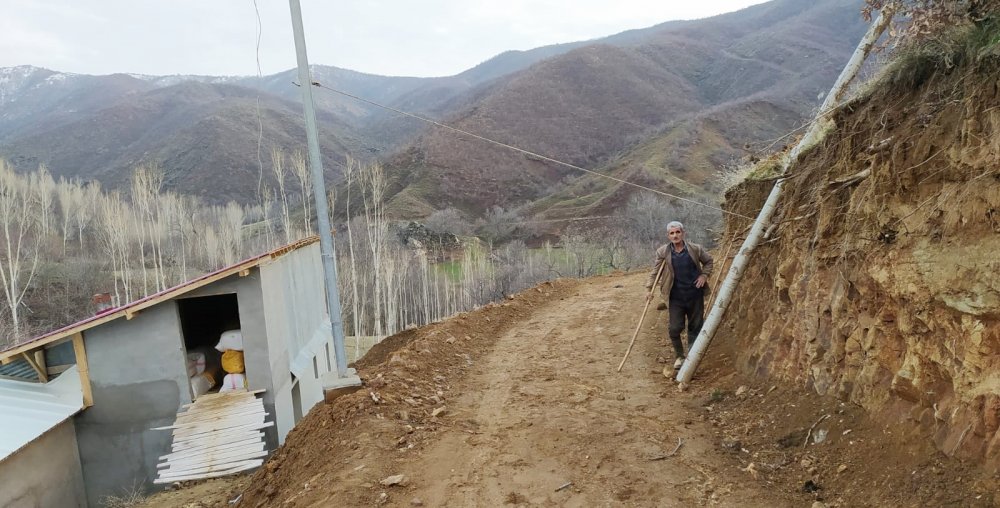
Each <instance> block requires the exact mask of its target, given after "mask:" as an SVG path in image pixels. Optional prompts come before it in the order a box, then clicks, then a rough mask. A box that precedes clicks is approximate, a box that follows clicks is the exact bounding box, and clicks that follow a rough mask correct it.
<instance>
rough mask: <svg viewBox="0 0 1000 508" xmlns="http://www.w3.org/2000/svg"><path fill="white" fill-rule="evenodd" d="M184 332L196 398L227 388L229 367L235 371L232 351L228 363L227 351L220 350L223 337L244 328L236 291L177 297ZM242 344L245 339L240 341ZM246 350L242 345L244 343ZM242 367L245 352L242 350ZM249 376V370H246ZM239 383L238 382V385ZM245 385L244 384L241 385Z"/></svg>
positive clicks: (240, 362) (240, 356)
mask: <svg viewBox="0 0 1000 508" xmlns="http://www.w3.org/2000/svg"><path fill="white" fill-rule="evenodd" d="M177 306H178V314H179V316H180V321H181V332H182V333H183V334H184V349H185V358H187V360H188V365H187V368H188V377H189V378H190V379H191V392H192V398H193V399H196V398H198V397H199V396H201V395H204V394H205V393H215V392H218V391H219V390H220V389H221V388H223V386H224V385H223V383H224V382H227V380H230V379H231V376H230V377H227V372H226V370H224V367H225V368H228V369H229V370H233V368H232V365H233V364H234V363H233V361H232V356H230V355H231V354H232V353H226V355H227V356H226V362H225V366H224V365H223V363H224V362H223V352H221V351H219V350H217V349H216V346H217V345H219V341H220V338H222V336H223V334H224V333H226V334H227V336H232V333H227V332H232V331H239V330H240V311H239V302H238V300H237V298H236V295H235V294H225V295H215V296H202V297H197V298H183V299H179V300H177ZM239 342H240V343H242V339H240V341H239ZM240 350H242V346H240ZM239 364H240V370H242V364H243V360H242V351H241V352H240V353H239ZM242 374H243V375H246V372H245V371H244V372H242ZM234 386H235V385H234ZM239 388H243V386H239Z"/></svg>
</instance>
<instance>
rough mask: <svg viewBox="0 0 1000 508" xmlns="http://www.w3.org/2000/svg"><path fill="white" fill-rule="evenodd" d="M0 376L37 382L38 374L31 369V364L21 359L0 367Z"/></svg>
mask: <svg viewBox="0 0 1000 508" xmlns="http://www.w3.org/2000/svg"><path fill="white" fill-rule="evenodd" d="M0 376H2V377H16V378H20V379H23V380H25V381H38V373H37V372H35V369H33V368H31V364H30V363H28V361H27V360H25V359H23V358H19V359H17V360H14V361H13V362H10V363H8V364H7V365H0Z"/></svg>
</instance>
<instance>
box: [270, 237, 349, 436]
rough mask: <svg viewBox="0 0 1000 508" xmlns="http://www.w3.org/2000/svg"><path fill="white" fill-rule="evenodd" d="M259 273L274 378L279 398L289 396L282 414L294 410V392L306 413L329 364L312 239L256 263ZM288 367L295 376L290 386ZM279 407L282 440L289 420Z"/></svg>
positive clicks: (316, 246) (322, 288) (321, 287)
mask: <svg viewBox="0 0 1000 508" xmlns="http://www.w3.org/2000/svg"><path fill="white" fill-rule="evenodd" d="M260 274H261V287H262V290H263V298H264V305H265V306H266V308H267V336H268V348H269V350H270V351H271V361H272V372H273V379H274V384H275V386H276V387H280V388H281V390H280V392H279V394H280V396H281V397H282V398H284V397H286V396H287V397H288V398H289V402H288V404H287V411H288V413H287V415H293V413H294V406H295V405H296V401H292V400H291V398H292V397H293V396H295V395H294V394H297V395H298V397H299V399H300V400H299V401H297V404H298V405H299V407H301V409H302V412H303V414H306V413H308V412H309V409H310V408H312V407H313V406H314V405H316V404H317V403H318V402H320V401H322V400H323V386H322V384H321V381H320V379H321V378H322V377H323V374H326V373H327V372H330V370H331V367H333V365H334V361H333V356H332V353H333V338H332V336H331V333H330V320H329V318H328V316H327V312H326V289H325V286H324V276H323V265H322V261H321V258H320V246H319V244H318V243H314V244H312V245H309V246H307V247H303V248H301V249H298V250H296V251H293V252H290V253H288V254H285V255H284V256H281V257H279V258H276V259H274V260H272V261H270V262H268V263H265V264H262V265H261V267H260ZM289 371H291V373H292V374H294V375H295V378H296V379H297V382H298V387H297V390H295V391H294V392H293V390H292V389H291V383H292V378H291V376H290V375H289ZM286 380H287V383H288V384H287V391H286V385H285V384H284V383H285V382H286ZM279 382H280V383H281V384H279ZM293 393H294V394H293ZM285 409H286V407H285V405H282V406H281V411H282V414H281V415H280V416H282V418H281V419H279V422H278V423H279V429H278V431H279V433H281V435H282V440H283V439H284V434H286V433H287V432H288V430H291V427H292V426H293V425H294V421H292V422H291V424H289V422H288V421H283V420H285V418H284V417H285V416H286V415H285V414H284V411H285ZM292 418H293V419H294V416H293V417H292Z"/></svg>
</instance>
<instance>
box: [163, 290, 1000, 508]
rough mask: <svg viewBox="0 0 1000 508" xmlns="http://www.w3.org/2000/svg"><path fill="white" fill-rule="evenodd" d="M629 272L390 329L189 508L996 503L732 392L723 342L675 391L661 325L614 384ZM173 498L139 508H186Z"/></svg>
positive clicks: (777, 398) (958, 468)
mask: <svg viewBox="0 0 1000 508" xmlns="http://www.w3.org/2000/svg"><path fill="white" fill-rule="evenodd" d="M644 277H645V275H644V274H628V275H613V276H606V277H596V278H591V279H585V280H579V281H577V280H559V281H555V282H552V283H546V284H543V285H541V286H539V287H537V288H533V289H530V290H528V291H526V292H524V293H522V294H519V295H517V296H516V297H514V298H513V299H511V300H508V301H505V302H503V303H501V304H494V305H490V306H487V307H485V308H483V309H481V310H479V311H476V312H471V313H467V314H463V315H460V316H458V317H456V318H453V319H450V320H447V321H444V322H441V323H436V324H433V325H430V326H426V327H423V328H420V329H417V330H413V331H409V332H406V333H407V334H408V335H407V336H406V338H405V339H401V340H397V342H398V343H399V349H398V350H397V351H395V352H388V351H383V354H386V359H385V361H384V362H383V363H379V364H374V365H369V364H368V363H367V362H359V367H360V372H361V375H362V377H363V378H364V380H365V388H364V389H362V390H361V391H359V392H356V393H354V394H351V395H347V396H344V397H341V398H340V399H337V400H336V401H334V402H333V403H331V404H325V405H321V406H317V407H315V408H314V409H313V410H312V411H310V413H309V414H308V415H307V416H306V418H305V419H303V421H302V422H300V424H299V425H298V426H297V427H296V428H295V429H294V430H293V431H292V432H291V433H290V434H289V436H288V439H287V442H286V445H285V446H284V447H282V448H281V449H279V450H278V451H277V453H275V454H274V456H273V457H272V458H271V460H269V461H268V462H267V463H266V464H265V466H264V467H262V468H261V469H260V470H259V471H258V472H257V473H256V474H255V475H254V476H253V477H251V478H250V479H249V480H247V479H246V477H243V478H239V479H237V480H235V483H234V484H233V485H232V486H231V488H230V489H228V491H225V492H223V491H221V489H217V491H216V492H215V493H214V494H212V493H209V492H206V493H204V497H202V498H201V499H200V501H199V503H203V504H204V505H207V506H234V505H230V504H228V501H229V500H230V499H234V498H236V496H238V495H242V497H241V498H240V502H239V503H238V504H235V506H239V507H261V506H317V507H319V506H338V505H339V506H371V505H378V504H384V505H388V506H419V505H423V506H444V505H448V506H504V505H508V504H509V505H563V506H609V505H625V506H813V503H815V502H817V501H818V502H821V503H825V505H826V506H898V505H902V506H948V505H953V506H997V504H996V503H997V501H998V500H997V499H995V498H994V494H993V492H992V491H991V489H992V488H993V487H991V486H992V485H995V481H996V479H995V478H988V477H986V476H985V475H984V473H982V472H981V471H979V470H977V469H975V468H974V467H973V466H970V465H966V464H963V463H960V462H958V461H955V460H953V459H949V458H946V457H943V456H939V455H935V452H933V451H932V447H931V446H922V445H913V444H907V443H915V442H916V441H913V440H912V439H909V440H906V439H904V437H903V436H901V435H898V436H897V434H895V433H893V429H889V428H885V427H883V426H879V425H877V424H875V423H873V421H872V420H869V419H868V418H867V417H866V416H865V414H864V413H863V411H861V410H860V409H859V408H858V407H856V406H853V405H848V404H844V403H841V402H840V401H838V400H836V399H832V398H825V397H820V396H817V395H815V394H812V393H807V392H805V391H799V390H797V389H794V388H791V387H785V386H779V387H776V388H773V389H772V387H771V386H770V385H768V384H764V383H763V382H757V381H755V380H753V379H747V378H744V377H743V376H742V375H741V374H738V373H737V372H736V371H735V369H734V368H733V362H732V360H731V359H730V358H731V357H730V355H729V354H728V352H727V351H726V349H727V347H728V344H727V343H728V342H729V341H728V340H726V338H724V337H723V338H720V339H719V343H718V344H715V345H713V348H712V350H710V352H709V355H708V356H707V357H706V360H705V362H704V363H703V365H702V368H701V369H700V370H699V374H698V376H697V377H696V379H695V380H694V382H693V383H692V384H691V386H690V387H689V389H688V390H687V391H685V392H680V391H678V390H677V388H676V384H675V383H674V382H673V381H672V380H668V379H665V378H664V377H663V376H662V375H661V373H660V371H661V369H662V368H663V366H664V363H665V362H666V361H667V359H668V358H670V353H669V346H668V341H667V339H666V338H665V335H666V334H665V320H666V315H665V313H663V312H657V311H654V310H650V314H649V315H648V316H647V318H646V319H647V321H646V323H645V325H644V326H643V328H642V331H641V333H640V335H639V338H638V340H637V342H636V346H635V349H634V350H633V352H632V355H631V357H630V358H629V361H628V363H627V364H626V365H625V368H624V369H623V371H622V372H621V373H620V374H619V373H616V372H615V368H616V367H617V365H618V363H619V361H620V360H621V355H622V354H623V353H624V351H625V348H626V346H627V345H628V341H629V339H630V336H631V334H632V331H633V330H634V328H635V320H636V319H637V318H638V316H639V314H640V312H641V306H642V301H643V300H642V295H643V289H642V283H643V281H644ZM741 387H745V388H741ZM737 393H739V395H736V394H737ZM435 413H436V416H435ZM824 415H830V416H829V417H828V418H825V419H823V420H822V421H820V422H819V423H818V424H816V425H815V427H814V428H812V431H811V432H810V428H811V427H813V424H814V423H815V422H817V420H819V419H820V418H821V417H822V416H824ZM847 431H850V432H847ZM816 434H825V436H826V438H825V440H824V441H822V442H821V443H818V444H812V436H813V435H816ZM807 435H808V436H809V444H806V445H803V443H804V442H806V437H807ZM678 443H681V445H680V447H679V448H677V444H678ZM393 475H403V477H404V478H403V479H402V481H401V482H400V483H399V484H398V485H391V486H387V485H383V484H382V483H381V482H383V481H385V480H386V479H388V478H389V477H391V476H393ZM807 482H811V483H809V484H808V486H807ZM991 482H994V483H991ZM186 490H187V489H182V490H178V491H173V492H166V493H163V494H160V495H158V496H156V497H155V498H154V499H153V500H152V502H151V504H149V505H148V506H157V507H159V506H199V505H197V504H196V505H191V504H190V501H189V500H190V497H181V496H185V491H186Z"/></svg>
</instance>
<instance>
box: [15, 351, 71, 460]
mask: <svg viewBox="0 0 1000 508" xmlns="http://www.w3.org/2000/svg"><path fill="white" fill-rule="evenodd" d="M81 409H83V390H82V388H81V385H80V375H79V373H78V372H77V370H76V366H73V367H72V368H70V369H69V370H67V371H66V372H63V374H62V375H61V376H59V377H57V378H56V379H54V380H52V381H49V382H48V383H45V384H42V383H31V382H28V381H15V380H12V379H0V461H3V460H4V459H6V458H7V457H8V456H10V455H12V454H14V452H16V451H18V450H20V449H21V448H24V447H25V446H27V445H28V443H31V442H32V441H34V440H35V439H38V438H39V437H41V436H42V434H45V433H46V432H48V431H49V429H52V428H53V427H55V426H56V425H59V424H60V423H62V422H63V421H65V420H66V419H67V418H70V417H72V416H73V415H74V414H76V413H77V412H78V411H80V410H81Z"/></svg>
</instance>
